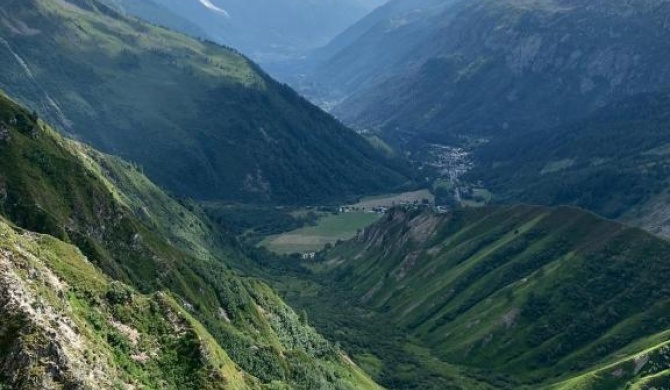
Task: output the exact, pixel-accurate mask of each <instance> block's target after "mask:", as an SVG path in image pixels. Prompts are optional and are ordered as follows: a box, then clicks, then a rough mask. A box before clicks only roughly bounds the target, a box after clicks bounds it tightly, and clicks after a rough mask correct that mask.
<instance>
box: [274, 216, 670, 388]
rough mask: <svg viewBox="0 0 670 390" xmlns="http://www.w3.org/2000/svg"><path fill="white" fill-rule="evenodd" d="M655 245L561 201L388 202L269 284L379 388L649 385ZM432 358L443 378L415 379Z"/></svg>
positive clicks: (662, 286)
mask: <svg viewBox="0 0 670 390" xmlns="http://www.w3.org/2000/svg"><path fill="white" fill-rule="evenodd" d="M669 256H670V244H668V242H666V241H664V240H661V239H658V238H656V237H654V236H652V235H649V234H648V233H645V232H643V231H641V230H639V229H636V228H629V227H626V226H624V225H621V224H618V223H615V222H611V221H607V220H603V219H600V218H598V217H596V216H595V215H593V214H590V213H588V212H584V211H581V210H579V209H574V208H568V207H559V208H555V209H550V208H543V207H535V206H508V207H493V208H482V209H466V210H461V211H455V212H451V213H448V214H443V215H435V214H431V213H428V212H419V211H403V210H396V211H394V212H392V213H390V214H389V215H388V216H387V217H386V218H385V219H384V220H382V221H380V222H379V223H377V224H376V225H374V226H373V227H371V228H369V229H367V230H366V231H365V232H364V233H363V234H361V235H359V237H358V238H356V239H354V240H352V241H350V242H347V243H345V244H342V245H339V246H336V247H335V248H333V249H331V250H329V251H328V252H327V253H326V254H325V256H324V257H323V258H322V260H320V261H318V262H316V263H311V264H308V267H309V268H310V269H311V270H312V271H313V272H315V273H316V274H315V276H314V277H313V279H312V280H313V281H312V282H310V283H309V284H307V285H308V286H311V287H310V288H309V289H306V288H305V287H304V286H303V287H301V288H297V287H295V286H296V285H297V284H296V283H297V282H296V281H295V280H293V281H290V282H286V281H284V282H283V283H284V285H285V286H287V287H286V288H287V291H286V294H287V297H288V299H289V301H292V302H296V303H299V304H301V305H303V306H304V307H305V308H308V311H309V313H310V314H311V315H312V318H313V319H314V320H315V321H316V323H317V324H319V327H320V328H321V329H323V330H324V331H325V332H326V333H330V332H332V334H340V335H341V339H342V340H344V341H345V342H346V343H347V347H348V348H349V349H350V350H352V351H353V352H354V357H355V358H356V357H357V358H359V359H361V361H364V362H366V364H370V363H369V362H374V361H376V363H375V366H376V367H377V370H378V372H381V374H380V376H379V377H377V379H378V380H380V381H381V383H384V384H388V385H389V386H391V384H393V383H396V384H400V385H397V386H396V387H399V388H415V386H417V383H421V381H424V382H426V383H424V385H422V386H423V388H472V387H470V386H472V385H471V384H470V385H468V384H462V383H461V384H459V382H458V380H461V381H463V380H466V378H479V379H480V380H484V381H485V382H487V383H488V384H489V386H491V388H501V389H504V388H510V389H512V388H514V389H516V388H533V389H537V388H556V389H568V388H570V389H573V388H579V389H624V388H628V387H626V386H628V385H629V384H634V386H637V387H635V388H648V387H647V386H650V384H655V385H656V386H661V388H662V386H667V385H668V382H667V380H668V379H667V372H666V370H667V368H668V363H667V359H668V356H669V354H668V348H667V345H666V344H667V342H668V340H669V338H668V329H670V323H669V322H668V320H667V318H668V316H667V313H668V312H669V311H668V310H670V290H668V288H667V283H666V281H665V275H666V274H667V272H668V262H667V259H668V258H669ZM303 278H304V276H303ZM291 286H292V287H291ZM310 291H311V292H310ZM347 307H350V308H349V309H347ZM352 311H353V312H356V313H355V314H351V313H350V314H346V313H347V312H352ZM337 317H341V318H340V319H336V318H337ZM356 318H366V320H365V321H367V322H370V324H369V325H368V327H367V328H366V327H365V326H361V327H358V326H357V325H356ZM330 321H337V323H338V324H339V327H335V326H333V325H331V323H330ZM394 329H397V332H399V333H400V334H397V333H395V332H396V330H394ZM366 332H367V333H366ZM403 333H404V334H405V336H402V334H403ZM366 334H368V335H370V334H384V336H383V337H384V338H385V340H387V341H386V342H385V343H379V342H377V343H375V342H370V341H368V338H367V336H366ZM398 349H400V350H405V351H413V353H410V352H407V356H405V357H404V358H403V357H399V356H398V354H394V353H393V351H397V350H398ZM417 350H418V351H424V352H422V353H418V352H417ZM410 356H414V359H412V358H410ZM440 363H441V364H444V365H456V366H451V367H452V368H451V370H452V374H451V378H449V374H445V373H446V372H448V371H446V369H445V370H443V371H442V374H441V377H440V375H432V376H431V377H427V375H429V374H428V373H430V372H431V367H432V369H434V367H435V365H438V364H440ZM408 365H409V366H410V367H411V366H412V365H413V366H414V368H412V370H409V371H408V372H406V375H405V377H404V378H403V377H402V374H400V373H402V372H403V371H405V370H407V368H406V367H407V366H408ZM454 372H455V373H456V374H453V373H454ZM459 372H460V374H458V373H459ZM431 378H432V379H431ZM464 378H465V379H464ZM440 380H442V381H445V380H446V381H447V382H446V383H447V384H442V385H440V384H439V383H440V382H439V381H440ZM445 386H450V387H445Z"/></svg>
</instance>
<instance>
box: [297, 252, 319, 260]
mask: <svg viewBox="0 0 670 390" xmlns="http://www.w3.org/2000/svg"><path fill="white" fill-rule="evenodd" d="M300 257H301V258H302V259H303V260H314V259H315V258H316V253H315V252H307V253H303V254H301V255H300Z"/></svg>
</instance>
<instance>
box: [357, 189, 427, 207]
mask: <svg viewBox="0 0 670 390" xmlns="http://www.w3.org/2000/svg"><path fill="white" fill-rule="evenodd" d="M424 199H425V200H428V201H429V202H430V203H433V202H435V196H434V195H433V194H431V193H430V191H428V190H419V191H414V192H404V193H402V194H391V195H382V196H375V197H369V198H363V199H362V200H361V201H360V202H358V203H356V204H354V205H351V207H358V208H360V209H365V210H367V209H372V208H375V207H393V206H396V205H401V204H408V203H410V204H411V203H415V202H416V203H421V202H422V201H423V200H424Z"/></svg>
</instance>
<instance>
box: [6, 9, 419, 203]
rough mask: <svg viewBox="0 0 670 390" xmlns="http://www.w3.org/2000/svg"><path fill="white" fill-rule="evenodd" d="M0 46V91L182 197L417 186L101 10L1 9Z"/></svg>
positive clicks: (349, 138)
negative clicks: (406, 183)
mask: <svg viewBox="0 0 670 390" xmlns="http://www.w3.org/2000/svg"><path fill="white" fill-rule="evenodd" d="M0 38H2V40H0V50H2V52H3V53H5V54H3V55H2V56H0V64H1V65H2V67H3V72H2V74H1V75H0V87H2V88H3V89H4V90H5V91H7V93H9V94H10V95H12V96H14V97H16V98H17V99H18V100H19V101H21V102H22V103H24V104H26V105H27V106H29V107H32V108H34V109H35V110H36V111H37V112H38V113H40V115H42V116H43V117H44V118H45V119H47V120H49V121H50V122H51V123H54V124H55V125H57V126H58V127H59V128H60V129H62V130H63V131H66V132H68V133H69V134H72V135H76V136H77V137H78V138H79V139H81V140H84V141H86V142H89V143H91V144H93V145H94V146H96V147H97V148H99V149H101V150H103V151H105V152H108V153H112V154H115V155H120V156H121V157H123V158H125V159H126V160H129V161H133V162H136V163H137V164H139V165H141V166H142V167H143V169H144V172H146V173H147V175H148V176H149V177H151V178H152V180H154V181H155V182H156V183H157V184H159V185H161V186H162V187H164V188H167V189H169V190H170V191H172V192H174V193H176V194H179V195H183V196H189V197H193V198H198V199H207V200H227V201H245V202H272V203H284V204H295V203H308V204H309V203H312V204H314V203H316V204H318V203H330V202H341V201H344V200H347V199H350V198H354V197H357V196H360V195H363V194H365V193H370V192H385V191H388V190H390V189H391V188H393V187H396V186H399V185H402V184H404V183H405V182H406V181H407V179H406V178H405V177H404V176H403V174H400V173H398V172H397V169H400V170H402V168H401V167H400V166H399V165H397V164H396V162H392V161H389V160H387V159H386V157H384V156H382V155H381V154H380V153H379V152H377V151H376V150H375V149H374V148H373V147H372V146H370V145H369V144H368V143H367V142H366V141H365V139H363V138H362V137H359V136H358V135H357V134H355V133H354V132H353V131H351V130H349V129H347V128H345V127H344V126H342V125H341V124H339V123H338V122H337V121H335V120H334V119H333V118H332V117H330V116H329V115H327V114H325V113H323V112H322V111H320V110H319V109H317V108H316V107H314V106H312V105H311V104H309V103H308V102H307V101H305V100H304V99H302V98H301V97H299V96H298V95H297V94H296V93H295V92H294V91H292V90H291V89H290V88H288V87H286V86H284V85H280V84H278V83H276V82H275V81H273V80H272V79H271V78H270V77H268V76H267V75H266V74H265V73H263V72H262V71H261V70H260V69H259V68H258V67H256V66H255V65H254V64H253V63H251V62H250V61H248V60H247V59H246V58H244V57H242V56H240V55H239V54H237V53H235V52H233V51H231V50H229V49H225V48H222V47H220V46H216V45H214V44H210V43H205V42H201V41H198V40H195V39H191V38H187V37H185V36H183V35H180V34H177V33H173V32H169V31H167V30H164V29H161V28H157V27H153V26H150V25H148V24H145V23H143V22H140V21H138V20H135V19H131V18H127V17H125V16H122V15H121V14H119V13H117V12H115V11H113V10H112V9H111V8H109V7H107V6H104V5H102V4H101V3H100V2H99V1H97V0H67V1H66V0H58V1H48V0H29V1H8V2H3V3H2V5H0Z"/></svg>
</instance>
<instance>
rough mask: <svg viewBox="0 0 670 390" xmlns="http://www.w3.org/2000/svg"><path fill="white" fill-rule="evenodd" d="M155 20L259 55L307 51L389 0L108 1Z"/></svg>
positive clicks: (270, 57)
mask: <svg viewBox="0 0 670 390" xmlns="http://www.w3.org/2000/svg"><path fill="white" fill-rule="evenodd" d="M106 1H108V2H109V3H110V4H112V5H114V6H116V7H118V8H121V9H122V10H124V11H126V12H128V13H130V14H133V15H136V16H139V17H141V18H143V19H146V20H149V21H151V22H154V23H157V24H160V25H163V26H166V27H170V28H173V29H175V30H177V31H182V32H185V33H188V34H191V35H195V36H197V37H202V38H207V39H210V40H212V41H215V42H217V43H221V44H225V45H228V46H231V47H233V48H235V49H237V50H239V51H241V52H243V53H244V54H246V55H248V56H250V57H251V58H253V59H254V60H257V61H261V62H274V61H279V60H285V59H288V58H295V57H297V56H301V55H304V54H305V53H306V52H307V51H309V50H312V49H315V48H317V47H320V46H323V45H325V44H327V43H328V42H329V41H330V40H331V39H332V38H334V37H335V36H336V35H338V34H339V33H341V32H342V31H344V30H345V29H346V28H347V27H349V26H350V25H352V24H353V23H355V22H356V21H358V20H359V19H360V18H362V17H363V16H365V15H366V14H367V13H368V12H370V11H371V10H372V9H374V8H375V7H377V6H379V5H381V4H383V3H385V2H386V1H387V0H244V1H242V0H185V1H184V0H182V1H177V0H161V1H158V0H143V1H133V0H106Z"/></svg>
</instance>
